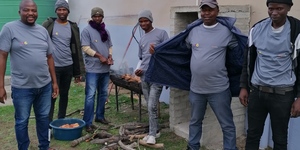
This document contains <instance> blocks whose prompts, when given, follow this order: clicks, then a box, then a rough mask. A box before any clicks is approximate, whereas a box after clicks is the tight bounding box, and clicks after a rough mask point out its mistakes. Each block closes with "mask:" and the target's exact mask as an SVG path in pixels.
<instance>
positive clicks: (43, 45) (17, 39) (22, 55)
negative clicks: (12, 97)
mask: <svg viewBox="0 0 300 150" xmlns="http://www.w3.org/2000/svg"><path fill="white" fill-rule="evenodd" d="M0 39H1V40H0V50H3V51H5V52H9V53H10V63H11V84H12V86H13V87H16V88H41V87H43V86H45V85H46V84H48V83H49V82H50V81H51V77H50V73H49V66H48V63H47V60H48V59H47V55H49V54H51V53H52V51H53V49H54V47H53V44H52V42H51V39H50V36H49V34H48V32H47V30H46V29H45V28H44V27H42V26H41V25H38V24H35V25H34V26H28V25H25V24H24V23H22V22H21V21H20V20H17V21H13V22H9V23H7V24H5V25H4V26H3V28H2V31H1V33H0Z"/></svg>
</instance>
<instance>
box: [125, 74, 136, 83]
mask: <svg viewBox="0 0 300 150" xmlns="http://www.w3.org/2000/svg"><path fill="white" fill-rule="evenodd" d="M121 78H122V79H124V80H125V81H127V82H136V83H140V82H141V79H140V77H138V76H132V75H130V74H123V75H122V76H121Z"/></svg>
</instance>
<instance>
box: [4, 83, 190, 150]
mask: <svg viewBox="0 0 300 150" xmlns="http://www.w3.org/2000/svg"><path fill="white" fill-rule="evenodd" d="M113 91H114V90H112V93H111V94H113V93H114V92H113ZM84 96H85V95H84V86H83V85H76V84H72V85H71V89H70V92H69V104H68V110H67V114H69V113H71V112H74V111H76V110H81V109H83V107H84ZM57 104H58V102H56V105H57ZM134 106H135V109H134V110H132V109H131V102H130V98H129V95H128V94H122V95H119V111H118V112H117V111H116V103H115V96H114V95H111V96H109V103H108V104H107V105H106V108H107V109H106V112H105V117H106V118H107V120H109V121H110V122H111V124H112V126H104V125H102V124H99V123H95V124H96V125H99V126H101V127H102V126H103V127H107V128H108V129H109V130H108V132H110V133H111V134H114V135H117V134H118V129H114V128H113V127H114V126H118V125H121V124H125V123H130V122H138V121H139V111H138V100H136V99H135V100H134ZM57 108H58V107H57V106H56V107H55V113H54V116H57V114H56V113H57ZM160 110H161V111H160V112H161V115H160V119H159V122H160V124H167V125H168V121H169V114H168V105H166V104H164V103H161V104H160ZM31 115H32V116H34V113H31ZM68 118H79V119H82V116H81V115H80V113H75V114H73V115H71V116H68ZM141 122H142V123H148V114H147V111H146V109H145V108H143V109H142V121H141ZM0 126H1V128H0V135H1V136H0V143H1V148H0V149H3V150H16V149H17V143H16V140H15V132H14V108H13V106H3V107H0ZM28 130H29V136H30V140H31V144H30V147H29V150H38V147H37V146H38V141H37V136H36V131H35V119H30V120H29V127H28ZM161 132H162V135H161V137H160V138H159V139H157V143H163V144H164V146H165V149H166V150H185V149H186V145H187V142H186V141H185V139H183V138H181V137H178V136H177V135H175V134H174V133H173V132H171V131H170V130H168V129H164V130H162V131H161ZM85 134H86V132H85V130H83V132H82V135H85ZM50 146H51V147H54V148H57V149H59V150H99V149H101V148H102V147H103V145H99V144H92V143H89V142H82V143H80V144H79V145H78V146H76V147H75V148H72V147H70V141H59V140H55V139H54V138H52V139H51V143H50ZM137 149H138V148H137ZM139 149H140V150H152V149H151V148H148V147H143V146H140V147H139Z"/></svg>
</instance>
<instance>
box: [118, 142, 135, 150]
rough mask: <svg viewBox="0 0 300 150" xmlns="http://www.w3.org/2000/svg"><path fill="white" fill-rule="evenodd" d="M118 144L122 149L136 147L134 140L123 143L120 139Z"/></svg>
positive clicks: (132, 149)
mask: <svg viewBox="0 0 300 150" xmlns="http://www.w3.org/2000/svg"><path fill="white" fill-rule="evenodd" d="M118 144H119V146H120V147H121V148H122V149H124V150H135V149H134V147H137V143H136V142H134V143H132V144H130V145H125V144H124V143H123V142H122V141H121V140H120V141H119V142H118Z"/></svg>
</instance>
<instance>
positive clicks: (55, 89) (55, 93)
mask: <svg viewBox="0 0 300 150" xmlns="http://www.w3.org/2000/svg"><path fill="white" fill-rule="evenodd" d="M52 91H53V92H52V98H57V96H58V94H59V90H58V86H57V83H53V84H52Z"/></svg>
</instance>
